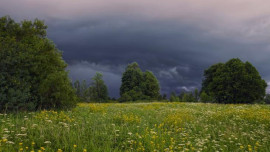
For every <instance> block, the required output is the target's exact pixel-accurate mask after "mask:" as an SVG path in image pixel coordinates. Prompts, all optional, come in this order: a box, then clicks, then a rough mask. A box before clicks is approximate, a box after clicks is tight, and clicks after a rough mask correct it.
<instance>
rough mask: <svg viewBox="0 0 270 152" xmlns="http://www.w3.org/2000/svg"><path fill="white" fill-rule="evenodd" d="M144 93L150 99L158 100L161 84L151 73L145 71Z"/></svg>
mask: <svg viewBox="0 0 270 152" xmlns="http://www.w3.org/2000/svg"><path fill="white" fill-rule="evenodd" d="M143 78H144V80H143V93H144V95H145V96H147V97H149V98H150V99H158V97H159V95H160V93H159V91H160V87H159V82H158V80H157V78H156V77H155V75H154V74H153V73H152V72H151V71H145V72H144V74H143Z"/></svg>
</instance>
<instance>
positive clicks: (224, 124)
mask: <svg viewBox="0 0 270 152" xmlns="http://www.w3.org/2000/svg"><path fill="white" fill-rule="evenodd" d="M0 131H1V132H0V152H13V151H14V152H17V151H21V152H32V151H33V152H43V151H45V152H46V151H49V152H62V151H63V152H86V151H87V152H96V151H101V152H103V151H151V152H152V151H166V152H167V151H168V152H171V151H205V152H208V151H228V152H232V151H235V152H238V151H239V152H244V151H270V106H269V105H222V104H203V103H158V102H155V103H126V104H118V103H110V104H86V103H85V104H79V105H78V106H77V107H76V108H75V109H73V110H71V111H40V112H31V113H18V114H0Z"/></svg>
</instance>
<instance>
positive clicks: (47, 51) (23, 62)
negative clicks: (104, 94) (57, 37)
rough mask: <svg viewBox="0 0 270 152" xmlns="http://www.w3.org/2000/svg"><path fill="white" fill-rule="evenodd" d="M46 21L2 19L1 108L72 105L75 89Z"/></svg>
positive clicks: (0, 39)
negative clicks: (18, 21) (50, 36)
mask: <svg viewBox="0 0 270 152" xmlns="http://www.w3.org/2000/svg"><path fill="white" fill-rule="evenodd" d="M46 28H47V26H45V25H44V23H43V21H40V20H38V19H36V20H35V21H33V22H32V21H26V20H25V21H22V22H21V23H16V22H15V21H14V20H12V19H11V18H10V17H7V16H6V17H2V18H0V111H2V110H36V109H50V108H69V107H73V106H75V105H76V96H75V92H74V90H73V88H72V86H71V82H70V80H69V78H68V73H67V72H66V71H65V68H66V66H67V64H66V63H65V62H64V60H63V59H62V54H61V52H60V51H59V50H58V49H57V48H56V47H55V45H54V44H53V42H52V41H51V40H49V39H48V38H47V36H46Z"/></svg>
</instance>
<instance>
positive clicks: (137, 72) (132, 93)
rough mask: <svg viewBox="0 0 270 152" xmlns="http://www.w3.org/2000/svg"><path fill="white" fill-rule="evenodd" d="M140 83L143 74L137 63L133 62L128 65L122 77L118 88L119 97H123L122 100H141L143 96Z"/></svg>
mask: <svg viewBox="0 0 270 152" xmlns="http://www.w3.org/2000/svg"><path fill="white" fill-rule="evenodd" d="M142 82H143V72H142V70H141V69H140V67H139V65H138V63H136V62H134V63H131V64H129V65H128V66H127V68H126V71H125V72H124V73H123V76H122V84H121V87H120V96H121V97H124V98H122V100H126V99H131V100H139V99H141V98H142V95H143V89H142Z"/></svg>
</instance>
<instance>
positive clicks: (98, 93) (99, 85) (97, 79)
mask: <svg viewBox="0 0 270 152" xmlns="http://www.w3.org/2000/svg"><path fill="white" fill-rule="evenodd" d="M102 77H103V75H102V74H101V73H98V72H97V73H96V75H95V76H94V77H93V78H92V81H93V83H92V87H90V89H91V92H92V94H91V99H92V100H93V101H98V102H105V101H107V100H108V99H109V96H108V89H107V86H106V85H105V82H104V81H103V79H102Z"/></svg>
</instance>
